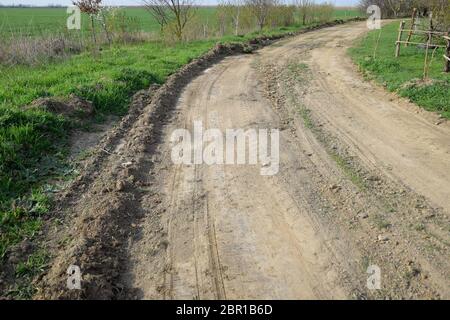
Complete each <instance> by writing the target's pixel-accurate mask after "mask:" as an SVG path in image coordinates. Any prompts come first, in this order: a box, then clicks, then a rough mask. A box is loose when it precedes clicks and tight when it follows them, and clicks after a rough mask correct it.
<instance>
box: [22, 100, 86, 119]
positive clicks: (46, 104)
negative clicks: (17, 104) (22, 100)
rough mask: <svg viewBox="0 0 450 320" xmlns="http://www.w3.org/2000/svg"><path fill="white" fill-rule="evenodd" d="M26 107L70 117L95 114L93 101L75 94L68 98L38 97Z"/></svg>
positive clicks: (83, 116)
mask: <svg viewBox="0 0 450 320" xmlns="http://www.w3.org/2000/svg"><path fill="white" fill-rule="evenodd" d="M25 108H26V109H40V110H45V111H48V112H51V113H55V114H61V115H64V116H68V117H74V116H76V117H80V118H86V117H90V116H92V115H93V114H94V106H93V104H92V102H90V101H87V100H84V99H82V98H80V97H77V96H75V95H71V96H70V97H69V98H68V99H67V100H65V101H63V100H59V99H57V98H49V97H45V98H38V99H36V100H34V101H33V102H32V103H31V104H30V105H29V106H27V107H25Z"/></svg>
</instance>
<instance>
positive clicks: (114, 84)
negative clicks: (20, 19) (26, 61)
mask: <svg viewBox="0 0 450 320" xmlns="http://www.w3.org/2000/svg"><path fill="white" fill-rule="evenodd" d="M214 43H215V42H214V41H212V40H211V41H198V42H190V43H186V44H178V45H174V46H166V45H164V44H162V43H159V42H151V43H145V44H140V45H131V46H117V47H114V48H111V49H108V50H104V51H102V53H101V55H100V56H98V57H96V58H93V57H92V56H91V55H90V54H89V53H84V54H81V55H78V56H74V57H72V58H71V59H69V60H66V61H63V62H60V63H54V64H49V65H43V66H40V67H35V68H29V67H22V66H17V67H14V68H8V69H6V68H3V69H1V67H0V70H1V72H0V83H1V86H0V221H1V224H0V231H1V234H0V257H2V256H4V254H5V252H6V250H7V248H8V247H9V246H11V245H12V244H14V243H17V242H18V241H19V240H20V239H21V238H23V237H25V236H31V235H33V234H34V233H35V231H36V230H37V229H39V223H38V220H39V219H36V218H38V216H36V215H34V214H27V212H29V211H28V210H29V209H30V205H28V202H30V201H31V202H32V203H34V202H36V204H39V203H41V202H42V199H37V200H36V199H34V198H33V193H31V195H30V194H29V192H30V189H32V190H34V189H36V188H39V187H40V186H41V185H42V183H43V181H45V180H46V179H48V178H49V177H52V176H61V175H64V170H65V167H64V159H65V152H64V145H65V144H64V140H65V139H66V138H67V130H68V129H70V127H71V123H70V121H68V120H67V119H64V118H63V117H61V116H57V115H55V114H52V113H49V112H45V111H41V110H24V109H23V108H21V106H24V105H27V104H29V103H31V102H32V101H33V100H35V99H36V98H39V97H46V96H51V97H60V98H62V99H64V98H66V97H68V96H69V95H70V94H72V93H75V94H76V95H78V96H80V97H83V98H86V99H88V100H91V101H93V103H94V108H95V112H96V113H99V114H102V113H103V114H105V113H106V114H111V113H112V114H117V115H123V114H125V113H126V111H127V105H128V102H129V98H130V96H131V94H132V93H134V92H136V91H137V90H139V89H143V88H146V87H148V86H149V85H150V84H151V83H163V82H164V81H165V79H166V78H167V76H169V75H170V74H172V73H173V72H175V71H176V70H177V69H178V68H180V67H181V66H182V65H184V64H186V63H188V62H189V61H191V60H192V59H193V58H195V57H198V56H199V55H201V54H202V53H204V52H206V51H207V50H208V49H210V48H211V47H212V46H213V45H214ZM36 190H37V189H36ZM36 192H37V191H36ZM24 203H26V204H27V205H24ZM39 214H40V213H39Z"/></svg>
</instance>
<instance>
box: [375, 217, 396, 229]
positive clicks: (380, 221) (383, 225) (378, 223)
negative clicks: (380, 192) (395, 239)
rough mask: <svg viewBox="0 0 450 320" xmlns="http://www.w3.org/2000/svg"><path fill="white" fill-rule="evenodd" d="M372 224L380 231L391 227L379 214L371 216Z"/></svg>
mask: <svg viewBox="0 0 450 320" xmlns="http://www.w3.org/2000/svg"><path fill="white" fill-rule="evenodd" d="M372 222H373V223H374V224H375V226H376V227H377V228H378V229H380V230H384V229H388V228H390V226H391V224H390V223H389V221H387V220H386V218H385V217H384V216H383V215H381V214H375V215H373V216H372Z"/></svg>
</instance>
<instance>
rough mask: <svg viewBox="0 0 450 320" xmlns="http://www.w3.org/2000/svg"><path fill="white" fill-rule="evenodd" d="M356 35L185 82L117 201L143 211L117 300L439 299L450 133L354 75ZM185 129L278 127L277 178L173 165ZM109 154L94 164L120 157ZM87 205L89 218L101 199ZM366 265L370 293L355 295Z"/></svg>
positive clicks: (443, 281)
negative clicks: (134, 187)
mask: <svg viewBox="0 0 450 320" xmlns="http://www.w3.org/2000/svg"><path fill="white" fill-rule="evenodd" d="M365 32H366V27H365V23H351V24H346V25H341V26H335V27H331V28H326V29H322V30H319V31H314V32H311V33H308V34H304V35H300V36H296V37H293V38H289V39H285V40H282V41H278V42H276V43H275V44H273V45H271V46H268V47H266V48H264V49H261V50H259V51H257V52H255V53H253V54H249V55H237V56H231V57H227V58H225V59H224V60H222V61H221V62H220V63H217V64H215V65H214V66H212V67H210V68H208V69H207V70H205V71H204V72H202V74H201V75H199V76H198V77H196V78H195V79H194V80H193V81H191V82H190V83H189V84H188V85H187V86H185V87H184V89H183V91H182V93H181V96H180V98H179V99H178V102H177V105H176V108H175V109H174V111H173V114H174V115H173V117H171V118H170V119H169V121H167V122H166V123H165V124H164V126H162V127H161V130H160V137H161V139H160V141H158V143H157V144H155V145H153V146H152V158H151V164H149V165H145V166H144V165H142V166H141V167H138V168H136V170H135V171H136V172H138V174H136V177H133V178H136V179H137V180H140V181H145V182H146V183H141V185H140V188H139V191H136V192H131V193H129V194H131V195H132V197H131V198H132V200H130V199H128V200H127V201H135V202H133V203H134V204H133V205H127V204H126V203H131V202H127V201H125V202H124V203H125V205H119V206H118V208H120V210H122V211H127V212H129V214H130V215H131V214H132V213H136V212H137V213H139V214H138V215H137V218H130V222H129V223H130V225H132V230H133V231H132V232H131V234H132V236H131V237H130V239H129V241H128V243H127V244H126V246H125V248H124V249H123V257H124V258H123V260H122V265H121V267H120V268H118V269H117V270H120V272H118V274H116V275H115V278H114V279H117V281H118V282H120V285H117V284H116V285H114V284H113V287H114V290H113V291H114V296H115V297H119V298H130V299H133V298H144V299H252V298H255V299H271V298H274V299H288V298H290V299H314V298H319V299H328V298H336V299H349V298H356V299H359V298H450V259H449V258H450V251H449V249H450V247H449V246H450V223H449V218H450V126H449V125H448V124H447V123H442V124H440V125H435V122H436V118H437V116H436V115H433V114H429V113H427V112H425V111H419V109H418V108H417V107H416V106H414V105H412V104H409V103H408V102H406V101H403V100H400V99H398V98H397V97H395V95H393V94H389V93H387V92H386V91H385V90H384V89H383V88H381V87H379V86H377V85H375V84H372V83H370V82H367V81H364V80H363V78H362V76H361V75H360V74H358V72H357V70H356V68H355V66H354V65H353V64H352V63H351V61H350V59H349V58H348V57H347V56H346V49H347V48H348V47H349V46H350V45H351V44H352V41H354V40H355V39H356V38H358V37H359V36H361V35H362V34H364V33H365ZM194 121H202V123H203V127H204V129H205V130H206V129H208V128H217V129H220V130H222V132H225V130H226V129H231V128H243V129H245V130H246V129H250V128H254V129H258V128H276V129H280V169H279V172H278V174H276V175H273V176H262V175H260V164H258V165H206V164H198V165H174V164H173V163H172V161H171V148H172V146H173V144H172V143H171V142H170V137H171V134H172V132H173V131H174V130H175V129H179V128H185V129H188V130H190V131H191V132H193V122H194ZM143 123H144V124H145V122H143ZM126 146H127V145H125V148H126ZM120 148H123V144H121V145H120ZM120 148H116V151H117V152H118V153H117V155H114V156H111V157H115V158H114V159H115V160H114V159H113V160H110V161H109V162H108V163H109V165H105V166H104V168H103V169H102V170H105V171H106V170H108V171H111V170H114V166H111V165H110V164H111V163H112V162H116V163H120V162H122V163H123V162H124V161H126V160H127V159H125V157H124V156H123V154H122V153H121V152H119V151H118V150H120ZM125 154H126V153H125ZM128 155H129V156H132V155H130V154H128ZM137 163H140V162H139V161H137ZM116 167H117V166H116ZM100 171H101V170H100ZM99 176H100V178H97V180H100V179H101V176H102V174H100V175H99ZM129 181H133V179H131V180H130V179H129ZM95 183H96V182H95V180H94V182H93V184H94V185H95ZM93 188H95V187H92V188H91V189H89V190H92V189H93ZM118 189H120V190H119V191H123V190H122V189H123V188H121V187H120V186H119V187H118ZM125 190H127V189H126V188H125ZM91 193H92V192H91ZM95 197H97V198H95ZM80 199H81V196H80ZM83 199H84V200H82V202H83V203H82V204H81V203H78V204H77V206H78V207H80V208H82V209H80V210H82V211H83V210H84V211H83V212H87V211H89V210H90V211H89V212H91V211H92V210H94V209H93V208H95V206H94V205H90V209H89V210H87V209H86V206H89V203H90V202H91V203H94V200H89V199H98V196H92V195H87V196H86V197H84V198H83ZM86 199H87V200H86ZM80 202H81V201H80ZM114 205H115V204H114V202H113V203H112V206H114ZM120 210H119V211H120ZM94 211H95V210H94ZM88 221H89V220H88ZM130 228H131V227H130ZM94 238H95V237H94ZM95 239H97V238H95ZM78 248H79V246H78ZM99 250H100V249H99ZM79 252H80V250H78V251H77V250H75V249H71V250H66V253H65V255H64V256H65V257H76V256H77V254H79ZM95 252H96V251H95V250H94V251H93V253H92V254H95ZM69 260H70V259H69ZM75 260H77V259H75ZM57 261H58V263H56V264H55V265H58V266H60V265H65V264H64V263H67V262H66V260H62V259H59V260H58V259H57ZM105 261H106V260H105ZM81 263H82V262H81ZM101 263H102V262H101V261H97V264H101ZM370 265H376V266H378V267H379V268H380V270H381V289H380V290H369V289H368V288H367V286H366V282H367V278H368V276H369V274H368V273H367V268H368V267H369V266H370ZM54 268H56V267H54ZM60 269H61V270H64V268H60ZM82 269H83V267H82ZM92 270H94V269H91V271H89V270H87V271H86V272H87V273H88V275H87V276H89V272H90V273H91V274H95V271H92ZM52 272H53V276H54V275H55V274H56V273H58V272H59V271H51V272H50V273H49V274H50V278H51V275H52ZM93 277H95V276H93ZM50 282H51V281H50ZM94 292H96V291H94ZM92 295H93V296H95V293H94V294H91V295H90V296H89V295H88V296H89V297H92Z"/></svg>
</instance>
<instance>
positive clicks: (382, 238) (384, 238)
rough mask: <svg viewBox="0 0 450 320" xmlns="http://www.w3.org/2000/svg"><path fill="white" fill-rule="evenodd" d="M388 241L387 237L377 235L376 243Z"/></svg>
mask: <svg viewBox="0 0 450 320" xmlns="http://www.w3.org/2000/svg"><path fill="white" fill-rule="evenodd" d="M388 240H389V237H388V236H386V235H383V234H379V235H378V241H382V242H385V241H388Z"/></svg>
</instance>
